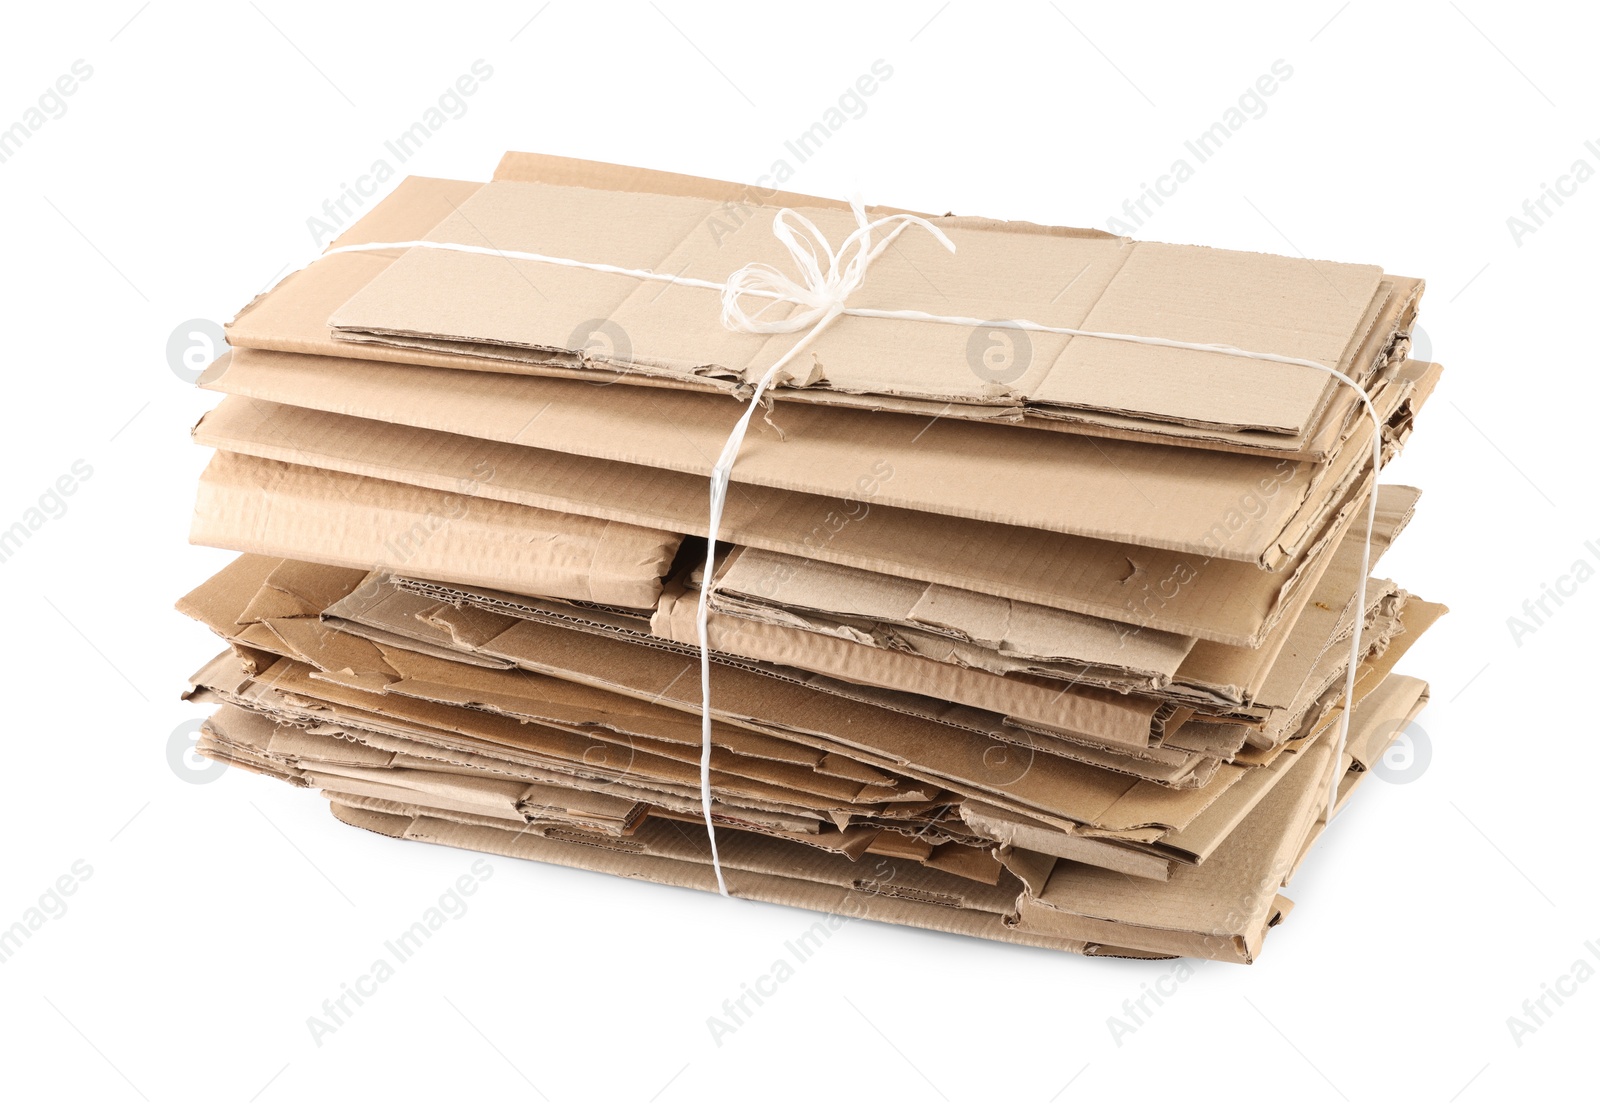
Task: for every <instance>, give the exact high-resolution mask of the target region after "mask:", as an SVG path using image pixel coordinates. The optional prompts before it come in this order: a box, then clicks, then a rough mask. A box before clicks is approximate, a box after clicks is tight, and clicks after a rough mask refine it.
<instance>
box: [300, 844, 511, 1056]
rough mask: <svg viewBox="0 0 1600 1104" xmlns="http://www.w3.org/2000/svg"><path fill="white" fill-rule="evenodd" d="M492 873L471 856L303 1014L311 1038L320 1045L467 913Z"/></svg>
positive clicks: (482, 862) (491, 870)
mask: <svg viewBox="0 0 1600 1104" xmlns="http://www.w3.org/2000/svg"><path fill="white" fill-rule="evenodd" d="M493 876H494V867H493V866H491V865H490V864H489V860H488V859H482V858H479V859H474V860H473V861H472V866H471V867H469V868H468V873H465V874H462V875H461V876H460V877H458V878H456V880H455V881H453V882H451V883H450V885H449V887H448V888H446V889H445V891H444V892H443V893H441V894H439V896H438V899H437V900H436V901H435V902H434V903H433V904H431V905H429V906H428V907H427V908H426V909H424V910H423V911H422V915H421V916H420V917H418V918H417V920H416V921H415V922H414V923H412V925H411V926H410V927H408V928H406V930H405V931H403V932H401V933H400V934H399V935H397V936H395V937H394V938H393V939H389V940H385V941H384V944H383V951H384V953H383V954H381V955H379V956H378V957H377V958H375V959H373V961H372V965H371V966H369V967H368V968H367V970H366V972H365V973H362V974H359V975H357V977H356V979H355V981H354V982H349V981H345V982H340V983H339V993H338V995H337V996H333V997H329V998H327V999H326V1000H324V1001H323V1002H322V1014H321V1015H320V1016H318V1015H312V1016H307V1017H306V1030H307V1031H309V1032H310V1033H311V1041H312V1042H314V1043H316V1044H317V1046H319V1047H320V1046H322V1045H323V1043H324V1042H325V1041H326V1039H327V1037H328V1036H329V1035H332V1034H334V1033H335V1032H336V1031H338V1030H339V1029H340V1028H341V1027H344V1026H345V1025H346V1024H348V1023H349V1022H350V1020H351V1018H352V1017H353V1016H354V1015H355V1014H356V1013H357V1012H358V1011H360V1009H361V1007H362V1006H363V1005H364V1004H365V1003H366V1002H367V1001H368V1000H369V999H371V998H372V997H375V996H377V995H378V989H379V987H380V986H382V985H384V984H385V983H387V982H389V981H392V980H393V979H394V977H395V975H396V974H397V973H398V972H399V970H400V967H401V966H403V965H405V964H406V963H407V962H409V961H411V959H412V958H414V957H415V956H416V954H417V952H418V951H420V950H421V949H422V948H423V947H424V946H426V945H427V943H428V941H429V940H430V939H432V938H433V937H434V934H435V933H437V932H438V931H440V930H441V929H442V928H444V926H445V925H446V924H448V923H449V922H450V921H452V920H459V919H461V917H463V916H465V915H466V914H467V907H468V906H467V898H468V897H471V896H473V895H474V894H476V893H477V892H478V889H479V888H480V887H481V886H482V884H483V883H484V882H487V881H488V880H489V879H490V878H492V877H493Z"/></svg>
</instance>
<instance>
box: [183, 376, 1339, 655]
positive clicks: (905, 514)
mask: <svg viewBox="0 0 1600 1104" xmlns="http://www.w3.org/2000/svg"><path fill="white" fill-rule="evenodd" d="M447 374H448V373H447ZM279 375H280V374H278V373H274V372H266V373H264V374H263V375H262V377H259V378H264V379H265V380H266V381H269V382H270V381H271V380H272V379H274V378H278V377H279ZM247 377H248V378H247ZM224 378H225V379H226V380H233V381H236V382H241V383H242V384H246V386H244V388H243V389H244V390H245V391H246V392H257V391H265V392H267V393H270V394H280V392H278V391H276V390H274V389H272V388H271V387H262V388H258V387H257V386H256V385H255V381H257V380H258V377H257V376H255V375H251V374H250V373H246V375H245V376H238V375H237V374H236V373H235V372H231V371H230V372H229V373H227V374H226V376H225V377H224ZM442 382H444V381H442ZM436 398H437V399H438V401H439V402H440V403H443V402H445V401H446V399H445V397H444V395H443V394H440V395H439V396H436ZM434 405H437V404H434ZM196 437H197V440H199V441H201V442H202V443H206V444H212V445H215V446H217V447H224V448H229V449H232V450H235V451H239V452H249V453H252V454H257V455H265V456H268V457H271V458H275V459H280V460H283V459H288V460H293V461H297V462H304V463H315V464H317V465H318V466H322V467H326V468H330V469H339V470H344V471H347V472H351V473H354V474H361V475H368V476H374V477H378V478H383V479H387V480H399V481H405V482H411V483H414V484H418V485H424V486H431V487H434V488H436V489H443V490H454V489H458V488H460V487H462V486H463V485H470V486H471V488H472V490H473V492H474V493H475V494H477V495H481V496H487V497H493V498H496V499H497V500H507V501H515V502H519V503H525V504H528V505H533V506H536V507H540V508H549V509H558V510H565V511H571V512H576V513H581V514H585V515H587V516H595V517H601V518H606V519H608V520H616V521H626V522H636V523H643V524H647V525H654V526H658V527H664V528H674V529H676V531H679V532H684V533H690V534H695V533H700V534H703V533H704V532H705V518H704V515H705V487H704V485H703V484H702V483H701V482H700V481H699V480H698V479H695V478H693V477H687V476H674V475H672V474H670V473H665V472H661V471H648V470H641V469H640V468H638V467H636V466H633V465H621V466H618V465H610V466H607V465H606V464H603V463H599V462H595V461H585V460H582V459H579V458H575V457H570V456H565V455H561V454H555V453H550V452H545V451H543V450H523V449H517V448H513V447H505V448H502V449H498V450H496V449H495V447H494V446H491V445H486V444H483V443H482V442H480V441H478V440H477V439H474V438H465V437H459V436H454V437H450V436H439V435H427V434H420V433H414V432H408V431H405V430H397V429H396V428H395V427H392V426H387V425H383V424H379V423H375V422H371V421H360V422H353V421H346V420H343V419H341V418H339V417H334V416H324V417H319V416H317V415H315V414H311V413H309V412H306V411H304V410H301V409H297V408H284V407H281V406H275V405H269V404H268V403H264V402H260V401H257V402H254V403H251V404H248V405H247V404H237V403H236V404H230V403H229V402H225V403H224V404H223V406H222V407H220V408H219V409H218V410H216V411H214V412H213V413H212V414H211V415H208V416H207V418H206V419H205V420H203V421H202V422H201V424H200V425H199V426H198V427H196ZM422 458H427V460H426V462H425V463H424V462H421V461H422ZM535 459H536V463H531V464H530V462H531V461H534V460H535ZM430 465H431V470H430ZM485 468H488V469H490V472H489V474H488V475H487V476H485V475H484V474H483V473H484V469H485ZM930 521H931V519H929V518H928V517H927V516H926V515H923V514H918V513H915V512H911V511H905V510H901V509H898V508H895V507H885V506H879V505H874V504H872V503H871V502H869V501H867V500H864V499H863V500H859V501H853V502H852V501H846V502H830V501H828V500H826V499H821V498H818V497H816V496H809V495H801V494H797V493H793V492H787V493H784V492H774V491H771V490H767V489H761V488H755V487H736V489H735V491H734V493H732V494H731V495H730V497H729V500H728V506H727V512H726V513H725V515H724V519H723V528H722V533H723V536H724V537H725V538H726V539H729V540H732V541H735V542H737V543H741V544H749V545H752V546H754V547H757V548H763V549H768V550H772V551H777V552H781V553H785V554H798V555H803V556H808V557H811V558H816V559H821V560H824V561H827V562H832V563H839V564H842V565H845V566H850V567H856V568H861V569H865V570H873V571H877V572H880V573H882V574H889V575H897V576H903V577H909V578H914V579H920V580H923V581H925V582H932V583H940V584H944V585H948V586H952V587H957V588H960V589H966V590H973V591H977V592H979V593H983V594H990V595H998V596H1000V597H1005V598H1010V599H1015V600H1019V601H1025V602H1030V603H1035V604H1039V605H1045V606H1050V607H1053V608H1058V609H1066V610H1074V611H1077V612H1080V613H1085V614H1090V615H1094V616H1098V617H1105V618H1109V619H1112V620H1118V621H1122V622H1124V623H1131V624H1134V625H1137V626H1139V627H1140V628H1141V630H1150V631H1172V632H1177V633H1181V634H1184V635H1197V636H1202V637H1205V638H1208V639H1218V640H1221V641H1225V642H1230V643H1234V644H1246V645H1254V644H1259V643H1260V642H1261V641H1262V639H1264V637H1265V634H1266V632H1267V630H1268V626H1269V623H1271V622H1275V621H1276V620H1278V619H1279V618H1280V616H1281V613H1282V610H1283V607H1284V606H1285V604H1286V603H1288V602H1290V601H1292V599H1293V596H1294V593H1295V592H1296V591H1297V590H1299V589H1302V587H1303V584H1305V583H1306V582H1308V581H1309V580H1310V579H1312V578H1314V577H1315V575H1316V573H1317V571H1318V570H1319V568H1318V567H1317V565H1316V557H1317V554H1318V551H1319V544H1318V543H1317V542H1314V543H1313V544H1312V546H1311V547H1310V548H1308V549H1307V551H1306V552H1305V553H1304V554H1303V555H1302V557H1301V558H1300V560H1299V561H1297V562H1295V563H1292V564H1288V565H1285V567H1284V568H1283V569H1281V570H1279V571H1277V572H1272V573H1262V572H1259V571H1256V570H1254V569H1251V568H1249V567H1247V566H1246V565H1243V564H1236V563H1234V562H1233V561H1229V560H1225V559H1221V558H1211V557H1204V558H1201V559H1199V560H1197V559H1196V558H1195V557H1193V556H1185V555H1180V554H1171V553H1163V552H1157V551H1152V550H1148V549H1139V548H1134V547H1132V546H1127V545H1118V544H1110V543H1106V542H1099V541H1091V540H1082V539H1078V538H1070V537H1063V536H1057V535H1052V534H1048V533H1044V532H1041V531H1038V530H1027V529H1019V528H1016V527H1009V526H1008V527H997V526H992V525H983V524H979V523H976V522H972V521H967V520H963V519H945V520H939V521H937V522H934V523H935V524H937V526H938V529H937V531H934V530H932V529H931V528H930ZM1338 523H1339V522H1338V519H1337V517H1336V518H1335V520H1334V521H1333V522H1330V524H1332V525H1337V524H1338ZM1000 542H1003V543H1004V546H1005V549H1006V551H1005V553H1004V554H1003V555H998V556H997V555H986V556H975V555H973V554H972V551H971V549H972V548H973V547H974V546H976V545H978V544H979V543H982V544H984V545H989V544H996V543H1000ZM1307 564H1309V565H1310V566H1307ZM1223 594H1226V595H1227V599H1226V600H1223V598H1222V595H1223Z"/></svg>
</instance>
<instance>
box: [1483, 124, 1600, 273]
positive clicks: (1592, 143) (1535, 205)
mask: <svg viewBox="0 0 1600 1104" xmlns="http://www.w3.org/2000/svg"><path fill="white" fill-rule="evenodd" d="M1583 148H1584V150H1585V152H1587V153H1588V154H1589V156H1590V157H1593V158H1595V159H1596V160H1597V161H1600V142H1596V140H1595V139H1593V138H1591V139H1589V140H1588V141H1587V142H1585V143H1584V144H1583ZM1594 176H1595V168H1594V165H1592V164H1590V163H1589V160H1588V158H1586V157H1579V158H1577V159H1576V160H1575V161H1573V162H1572V164H1571V165H1570V166H1568V168H1567V171H1566V172H1564V173H1562V174H1561V175H1560V176H1557V177H1556V179H1555V182H1554V183H1547V182H1545V181H1540V182H1539V192H1538V194H1537V195H1535V196H1533V197H1532V198H1530V199H1525V200H1523V201H1522V210H1521V212H1520V213H1519V214H1515V215H1510V216H1508V217H1507V218H1506V229H1507V230H1509V231H1511V241H1512V243H1513V244H1515V245H1516V247H1517V248H1518V249H1521V248H1522V244H1523V242H1524V241H1525V240H1526V239H1527V238H1529V237H1531V236H1532V235H1534V234H1537V233H1538V232H1539V231H1540V230H1542V229H1543V228H1544V227H1545V225H1546V224H1547V223H1548V222H1549V221H1550V220H1551V219H1552V218H1554V217H1555V214H1556V212H1557V211H1559V210H1560V209H1561V208H1562V207H1564V206H1566V203H1567V200H1569V199H1571V198H1572V197H1573V196H1575V195H1577V194H1578V189H1579V188H1581V187H1583V186H1584V185H1585V184H1587V183H1589V181H1591V180H1593V179H1594Z"/></svg>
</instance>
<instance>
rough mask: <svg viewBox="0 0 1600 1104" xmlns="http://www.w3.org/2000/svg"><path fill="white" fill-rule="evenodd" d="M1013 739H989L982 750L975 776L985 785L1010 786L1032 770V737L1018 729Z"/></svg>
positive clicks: (1033, 753)
mask: <svg viewBox="0 0 1600 1104" xmlns="http://www.w3.org/2000/svg"><path fill="white" fill-rule="evenodd" d="M1014 739H1015V740H1016V741H1019V742H1013V740H1011V739H1007V740H997V739H991V740H990V742H989V746H988V747H986V748H984V749H983V755H982V757H981V759H980V764H981V765H980V766H979V768H978V772H977V774H978V779H979V780H980V781H982V782H983V783H984V784H985V785H989V786H1010V785H1012V784H1014V783H1016V782H1020V781H1021V780H1022V776H1023V775H1025V774H1027V773H1028V772H1029V771H1030V770H1032V769H1033V757H1034V755H1035V752H1034V748H1033V737H1031V736H1029V735H1028V734H1027V733H1026V732H1023V731H1022V730H1020V729H1019V730H1017V733H1016V736H1015V737H1014Z"/></svg>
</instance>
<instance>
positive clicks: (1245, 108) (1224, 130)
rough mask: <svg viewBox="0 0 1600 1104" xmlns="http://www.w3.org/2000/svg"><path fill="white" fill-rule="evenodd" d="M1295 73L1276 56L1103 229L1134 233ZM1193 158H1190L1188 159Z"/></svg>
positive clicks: (1264, 107)
mask: <svg viewBox="0 0 1600 1104" xmlns="http://www.w3.org/2000/svg"><path fill="white" fill-rule="evenodd" d="M1293 76H1294V66H1292V65H1290V64H1289V63H1288V62H1287V61H1285V60H1284V59H1283V58H1279V59H1278V60H1276V61H1274V62H1273V63H1272V64H1271V65H1270V66H1268V68H1267V71H1266V72H1265V73H1262V74H1261V75H1260V76H1259V77H1257V78H1256V79H1255V82H1254V83H1253V84H1251V85H1250V86H1249V87H1247V88H1246V89H1245V90H1244V91H1243V92H1241V93H1240V94H1239V98H1238V99H1237V100H1236V101H1234V103H1233V104H1232V105H1231V106H1229V107H1228V109H1227V110H1226V111H1224V112H1223V113H1222V115H1221V116H1220V117H1219V118H1218V119H1217V121H1216V122H1214V123H1212V124H1211V125H1210V126H1208V127H1207V128H1206V129H1205V130H1202V131H1201V132H1200V133H1199V134H1197V135H1196V136H1195V137H1193V138H1191V139H1189V140H1187V141H1185V142H1184V143H1183V149H1184V155H1182V156H1179V157H1178V158H1176V159H1175V160H1174V161H1173V162H1172V164H1171V165H1170V166H1169V167H1168V168H1167V171H1166V172H1164V173H1162V174H1161V175H1160V176H1158V177H1156V179H1155V183H1153V184H1148V183H1143V182H1141V183H1140V185H1139V189H1140V191H1139V194H1138V195H1136V196H1131V197H1129V198H1128V199H1125V200H1123V201H1122V211H1121V213H1120V214H1115V215H1112V216H1111V217H1110V218H1108V219H1106V229H1107V230H1109V231H1111V232H1112V233H1113V234H1129V235H1131V234H1133V233H1135V232H1136V231H1137V230H1138V229H1139V228H1140V227H1142V226H1143V225H1144V224H1145V223H1146V222H1147V221H1148V220H1149V219H1150V217H1151V216H1152V215H1154V214H1155V212H1156V209H1157V208H1159V207H1161V206H1162V205H1163V204H1165V203H1166V201H1167V200H1169V199H1171V198H1172V197H1173V196H1175V195H1177V194H1178V189H1179V188H1181V187H1183V185H1185V184H1187V183H1188V182H1189V181H1191V180H1193V179H1194V176H1195V170H1196V167H1197V166H1199V165H1204V164H1205V163H1206V162H1207V161H1209V160H1211V159H1212V158H1213V157H1215V156H1216V155H1217V154H1218V153H1219V152H1220V151H1221V150H1222V148H1223V146H1224V145H1226V144H1227V143H1228V142H1229V141H1230V140H1232V139H1233V137H1234V136H1235V135H1237V134H1238V133H1239V132H1240V131H1241V130H1243V129H1244V128H1245V125H1246V124H1248V123H1250V122H1251V121H1252V120H1255V119H1260V118H1262V117H1263V116H1264V115H1266V113H1267V108H1268V104H1267V100H1268V99H1269V98H1271V97H1272V96H1274V95H1276V94H1277V92H1278V90H1279V88H1280V87H1282V85H1283V83H1284V82H1285V81H1287V80H1289V78H1291V77H1293ZM1191 157H1192V158H1194V160H1193V162H1191V161H1190V160H1189V159H1190V158H1191Z"/></svg>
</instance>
